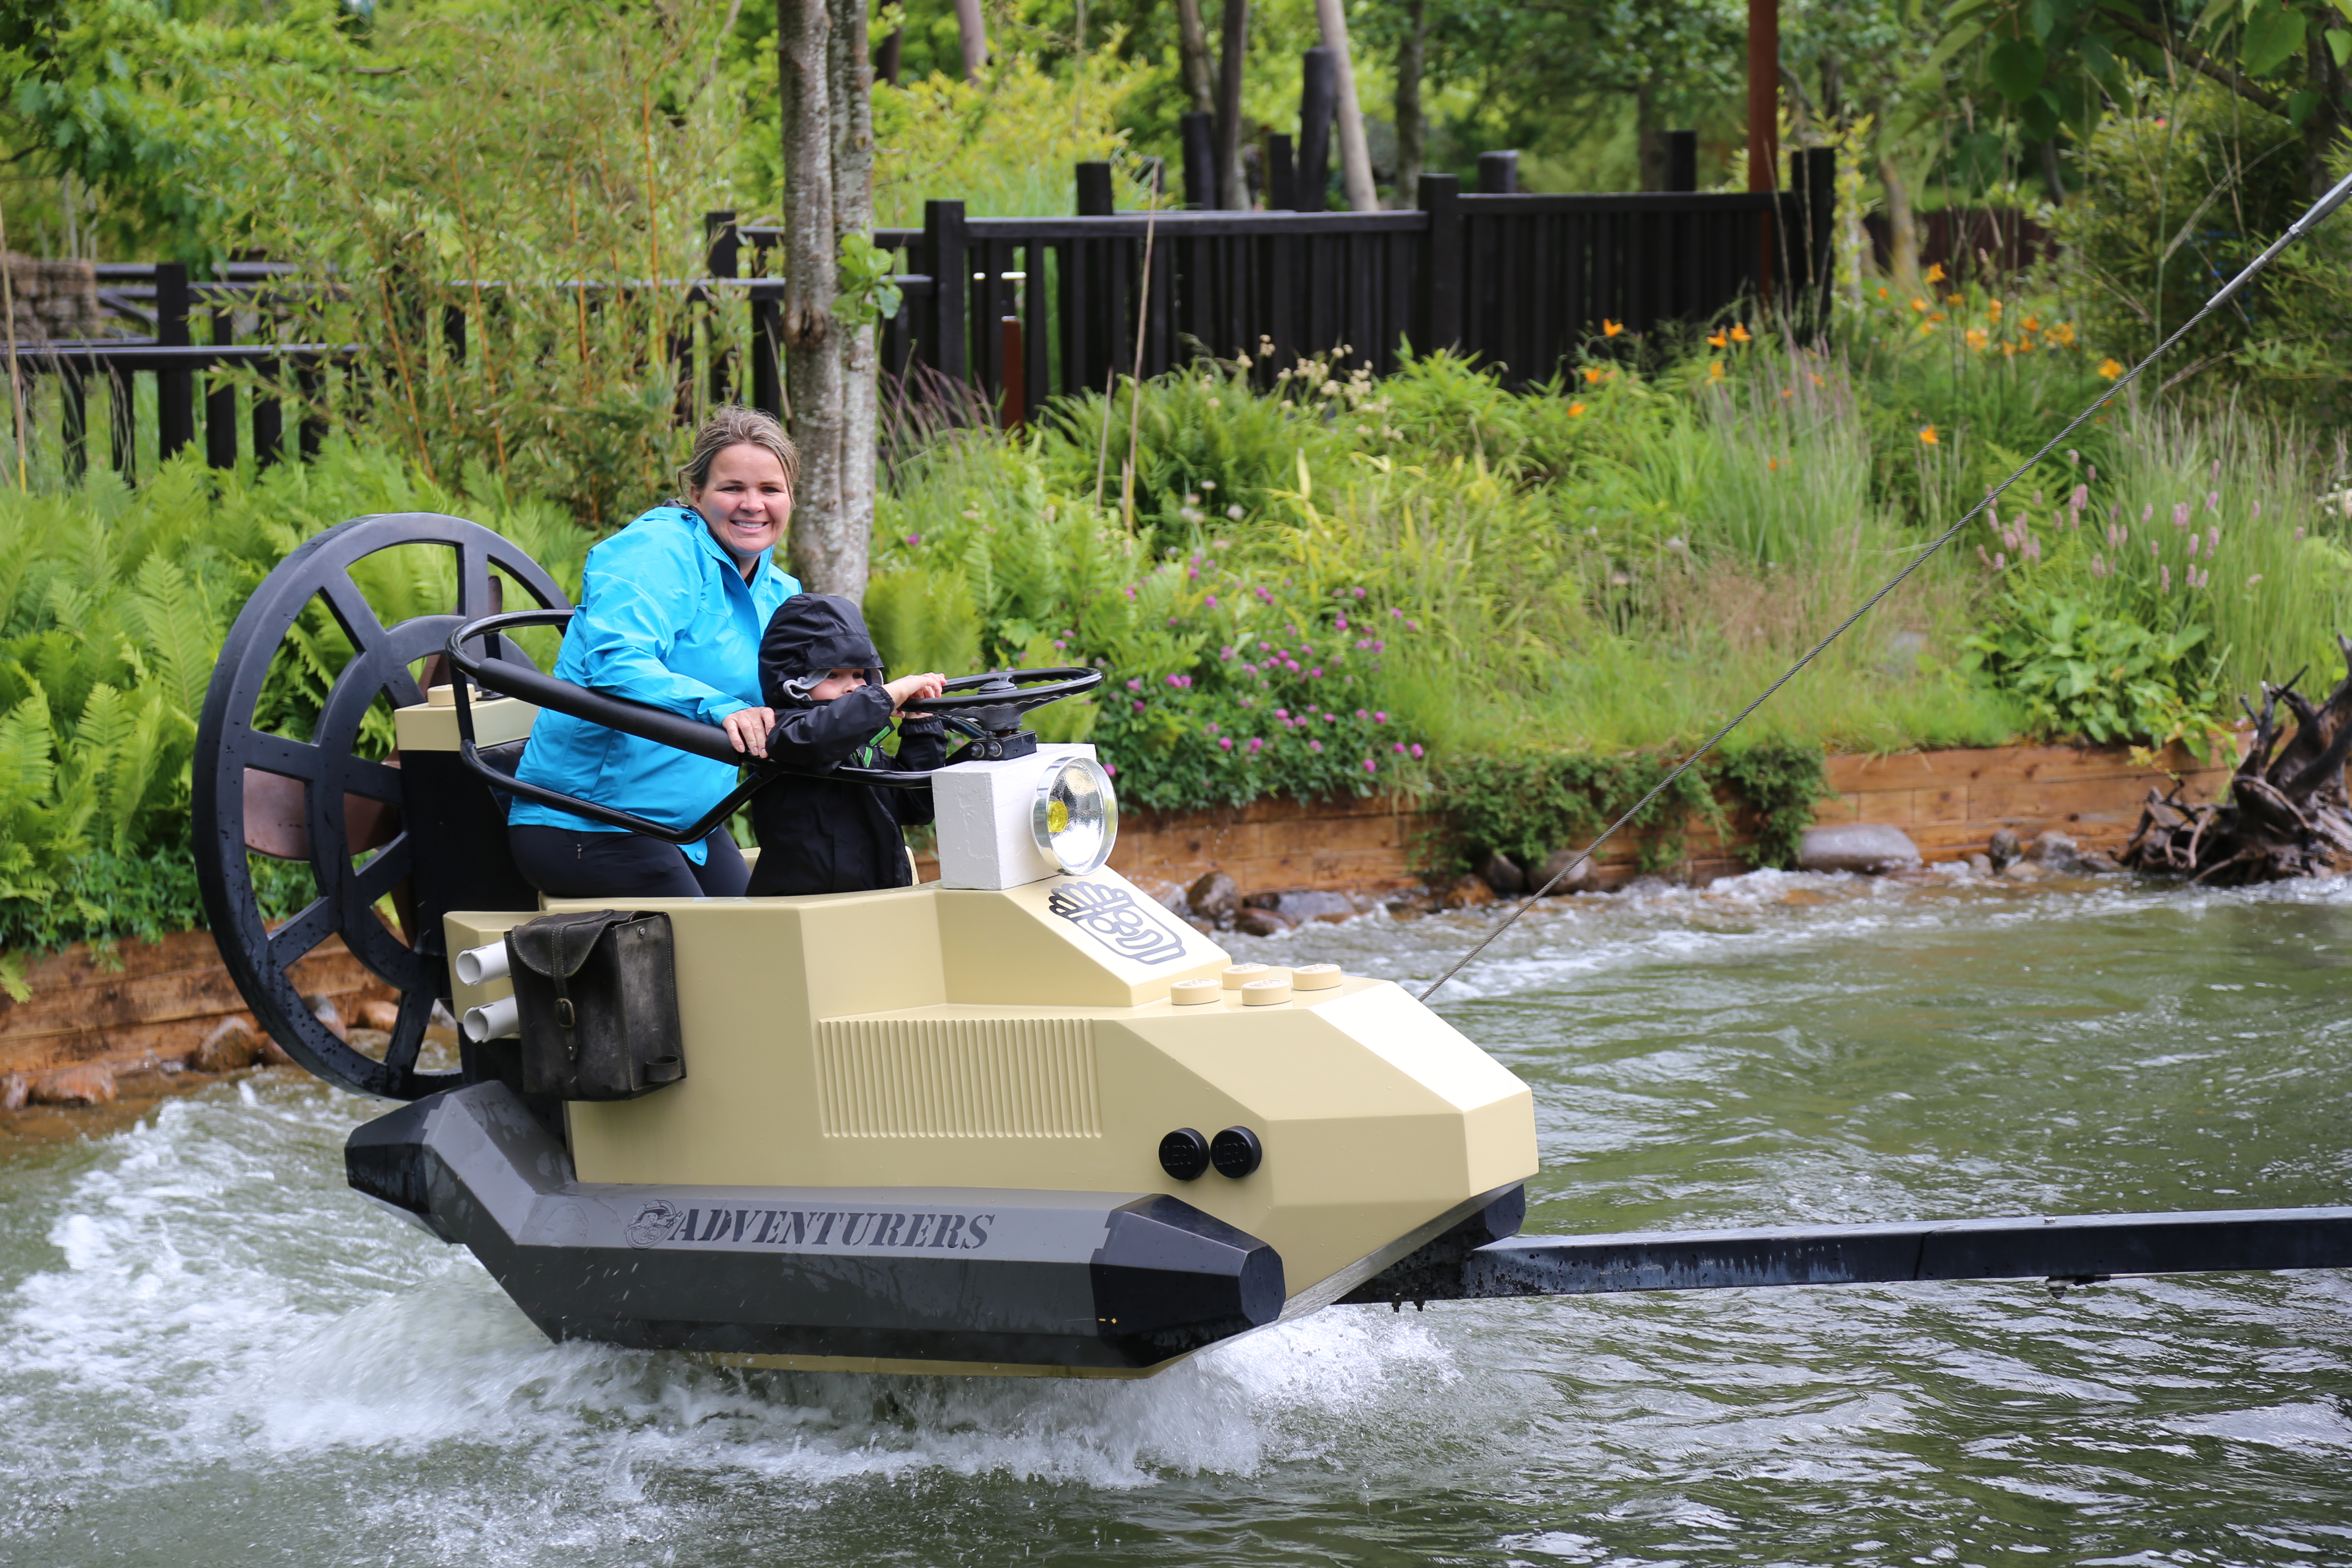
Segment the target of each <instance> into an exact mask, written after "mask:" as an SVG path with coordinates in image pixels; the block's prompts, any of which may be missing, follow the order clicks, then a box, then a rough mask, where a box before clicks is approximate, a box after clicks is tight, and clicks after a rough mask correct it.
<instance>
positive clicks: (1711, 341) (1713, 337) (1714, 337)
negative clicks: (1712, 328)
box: [1706, 332, 1727, 349]
mask: <svg viewBox="0 0 2352 1568" xmlns="http://www.w3.org/2000/svg"><path fill="white" fill-rule="evenodd" d="M1706 341H1707V346H1708V347H1710V348H1718V349H1719V348H1721V347H1723V345H1724V343H1725V342H1727V340H1726V338H1725V337H1724V335H1723V334H1722V333H1721V332H1712V333H1709V334H1708V336H1707V340H1706Z"/></svg>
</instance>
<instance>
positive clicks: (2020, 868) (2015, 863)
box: [2000, 859, 2050, 882]
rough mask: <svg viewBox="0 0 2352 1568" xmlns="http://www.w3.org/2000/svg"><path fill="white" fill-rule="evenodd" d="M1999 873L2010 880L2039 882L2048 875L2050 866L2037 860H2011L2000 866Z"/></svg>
mask: <svg viewBox="0 0 2352 1568" xmlns="http://www.w3.org/2000/svg"><path fill="white" fill-rule="evenodd" d="M2000 875H2001V877H2002V878H2003V879H2005V880H2008V881H2011V882H2039V881H2041V880H2042V879H2044V878H2046V877H2048V876H2049V875H2050V868H2048V867H2047V866H2044V865H2042V863H2041V862H2040V861H2039V860H2024V859H2019V860H2011V862H2010V863H2009V864H2008V865H2006V866H2003V867H2002V868H2000Z"/></svg>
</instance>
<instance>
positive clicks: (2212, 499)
mask: <svg viewBox="0 0 2352 1568" xmlns="http://www.w3.org/2000/svg"><path fill="white" fill-rule="evenodd" d="M2214 466H2215V467H2216V468H2219V467H2220V466H2221V465H2220V464H2218V463H2217V464H2215V465H2214ZM2205 510H2207V511H2220V510H2221V491H2220V490H2207V491H2206V492H2205Z"/></svg>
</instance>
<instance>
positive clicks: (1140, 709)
mask: <svg viewBox="0 0 2352 1568" xmlns="http://www.w3.org/2000/svg"><path fill="white" fill-rule="evenodd" d="M1135 711H1137V712H1138V713H1140V712H1142V711H1143V704H1142V703H1140V702H1139V703H1137V704H1136V705H1135Z"/></svg>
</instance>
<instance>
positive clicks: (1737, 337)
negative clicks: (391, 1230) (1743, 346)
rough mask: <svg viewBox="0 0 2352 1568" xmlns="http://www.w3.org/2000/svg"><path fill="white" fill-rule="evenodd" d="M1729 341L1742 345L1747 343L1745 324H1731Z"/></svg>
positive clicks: (1739, 322) (1742, 322)
mask: <svg viewBox="0 0 2352 1568" xmlns="http://www.w3.org/2000/svg"><path fill="white" fill-rule="evenodd" d="M1731 341H1732V342H1735V343H1744V342H1747V341H1748V323H1747V322H1745V321H1734V322H1732V323H1731Z"/></svg>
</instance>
